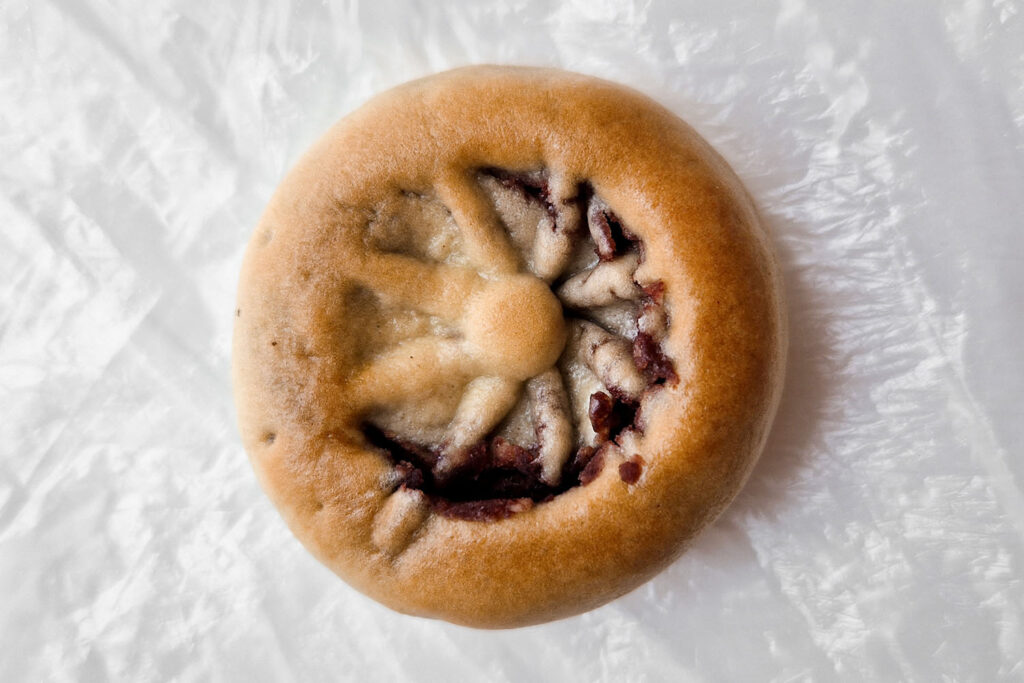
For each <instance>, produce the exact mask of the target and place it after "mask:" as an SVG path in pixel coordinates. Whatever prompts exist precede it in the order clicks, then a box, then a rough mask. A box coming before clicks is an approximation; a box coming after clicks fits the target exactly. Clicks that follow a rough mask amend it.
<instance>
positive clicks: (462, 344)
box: [344, 169, 678, 547]
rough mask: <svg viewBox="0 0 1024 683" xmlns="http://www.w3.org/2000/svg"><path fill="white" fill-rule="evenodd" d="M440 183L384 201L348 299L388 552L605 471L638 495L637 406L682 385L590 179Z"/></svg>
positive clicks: (653, 304) (358, 388)
mask: <svg viewBox="0 0 1024 683" xmlns="http://www.w3.org/2000/svg"><path fill="white" fill-rule="evenodd" d="M435 189H436V194H435V193H432V194H430V195H426V194H413V193H402V194H401V195H398V196H395V197H393V198H391V199H389V200H388V201H386V202H384V203H383V204H382V205H381V206H380V207H378V209H377V211H376V213H375V216H374V218H373V220H372V221H371V222H370V224H369V226H368V228H367V231H366V233H365V238H364V244H363V248H364V251H365V255H364V257H363V258H362V259H361V260H360V262H359V263H360V269H358V270H356V271H354V272H353V273H350V276H351V281H352V286H351V289H350V292H349V295H348V297H347V298H346V301H345V303H344V306H345V315H346V316H347V318H348V320H349V327H350V329H351V332H352V339H351V343H352V348H353V353H354V354H355V355H356V360H357V362H358V364H359V366H360V370H359V371H358V373H357V376H356V377H355V378H354V380H353V391H352V393H353V394H354V395H356V396H358V397H359V398H358V399H357V400H358V401H361V403H360V404H359V406H358V407H359V411H360V414H361V415H362V416H363V425H364V434H365V436H366V439H367V442H368V444H369V445H370V446H372V447H375V448H377V449H379V450H380V452H381V453H382V454H383V455H385V456H386V457H387V458H389V460H390V461H391V463H392V465H393V467H392V478H391V480H390V481H389V482H388V484H389V485H390V486H391V487H392V488H393V490H394V493H393V494H392V496H391V499H389V501H388V504H387V505H386V506H385V508H384V511H383V512H382V513H381V514H382V519H381V520H380V522H379V523H378V525H377V527H378V528H379V529H384V530H389V531H386V532H385V531H381V532H380V534H381V539H376V538H375V542H376V543H378V545H381V547H384V546H390V545H393V544H394V543H395V541H394V540H393V539H394V538H398V537H402V536H403V535H407V534H408V533H411V532H409V531H408V530H407V529H411V528H414V527H415V525H416V524H418V522H416V524H414V523H413V522H412V521H410V520H414V521H415V520H418V519H421V517H422V515H423V514H424V510H427V509H433V510H435V511H436V512H439V513H441V514H444V515H448V516H453V517H459V518H463V519H472V520H488V519H497V518H502V517H507V516H509V515H512V514H515V513H516V512H519V511H522V510H526V509H529V508H530V507H532V506H533V505H536V504H540V503H543V502H545V501H548V500H550V499H551V498H553V497H554V496H557V495H558V494H560V493H562V492H564V491H566V490H568V489H570V488H572V487H574V486H580V485H586V484H588V483H589V482H591V481H593V480H594V479H595V478H596V477H597V476H598V475H599V474H600V473H601V471H602V468H603V467H605V465H606V464H607V463H609V462H613V463H615V464H616V465H617V468H618V475H619V477H620V478H621V480H622V481H623V482H625V483H626V484H627V485H632V484H635V483H637V482H638V481H639V480H640V479H641V478H642V476H643V461H642V458H640V457H639V456H638V455H636V454H635V453H633V452H631V451H632V448H631V447H632V444H633V443H634V442H635V441H636V438H637V437H639V436H640V435H642V433H643V427H644V422H643V413H644V405H645V402H646V398H647V397H648V396H649V395H650V394H651V393H652V392H655V391H658V390H659V388H660V387H661V386H662V385H664V384H666V383H668V384H673V383H675V382H677V381H678V378H677V376H676V372H675V369H674V366H673V364H672V362H671V360H670V359H669V358H667V357H666V356H665V354H664V351H663V348H662V342H663V340H664V337H665V334H666V330H667V325H668V312H667V306H666V302H665V300H664V298H665V297H664V287H663V286H662V285H661V283H660V281H659V280H658V279H657V277H656V276H655V275H653V274H651V273H648V272H647V271H646V268H645V263H644V249H643V244H642V242H641V241H640V240H639V239H638V238H637V236H636V235H635V234H634V233H632V232H631V231H630V230H629V229H628V227H627V226H625V225H623V223H622V221H621V220H620V219H619V218H618V216H617V215H616V214H615V212H614V211H613V210H612V208H611V207H609V206H608V205H607V204H606V203H605V202H604V201H603V200H602V199H601V198H600V197H599V196H597V195H595V194H594V192H593V191H592V189H591V188H590V186H589V185H588V184H586V183H568V182H566V181H564V179H560V178H558V177H557V176H553V175H551V174H549V173H548V172H546V171H542V170H539V171H529V172H509V171H504V170H497V169H484V170H481V171H479V172H478V173H476V174H475V175H473V176H471V177H467V178H464V179H461V180H458V181H457V182H453V183H450V184H448V185H443V186H440V187H437V188H435ZM396 530H397V531H396ZM376 535H377V532H375V537H376ZM389 539H390V540H389Z"/></svg>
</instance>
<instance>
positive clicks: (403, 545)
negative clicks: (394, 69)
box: [233, 66, 785, 628]
mask: <svg viewBox="0 0 1024 683" xmlns="http://www.w3.org/2000/svg"><path fill="white" fill-rule="evenodd" d="M236 316H237V317H236V320H235V336H234V350H233V373H234V385H235V394H236V402H237V405H238V413H239V423H240V428H241V433H242V438H243V442H244V444H245V447H246V449H247V451H248V452H249V455H250V458H251V461H252V464H253V467H254V469H255V471H256V473H257V475H258V477H259V480H260V483H261V484H262V486H263V488H264V489H265V491H266V492H267V494H268V495H269V496H270V498H271V499H272V500H273V501H274V503H275V504H276V505H277V507H278V508H279V510H280V511H281V514H282V515H283V517H284V519H285V520H286V522H287V523H288V525H289V527H290V528H291V529H292V530H293V531H294V533H295V535H296V536H297V537H298V538H299V540H301V541H302V543H303V544H304V545H305V546H306V547H307V548H308V549H309V550H310V551H311V552H312V553H313V554H315V555H316V556H317V557H318V558H319V559H320V561H322V562H323V563H324V564H325V565H327V566H328V567H330V568H331V569H332V570H333V571H334V572H336V573H337V574H338V575H339V576H341V577H342V578H343V579H344V580H346V581H347V582H348V583H350V584H351V585H352V586H354V587H356V588H357V589H359V590H360V591H362V592H364V593H366V594H367V595H369V596H371V597H373V598H374V599H376V600H378V601H380V602H382V603H384V604H385V605H388V606H390V607H392V608H394V609H396V610H399V611H402V612H405V613H408V614H414V615H420V616H425V617H434V618H440V619H446V620H448V621H452V622H455V623H459V624H465V625H469V626H476V627H486V628H503V627H513V626H521V625H527V624H534V623H539V622H543V621H547V620H551V619H557V618H560V617H565V616H568V615H572V614H576V613H579V612H582V611H585V610H588V609H591V608H594V607H596V606H598V605H601V604H603V603H605V602H607V601H609V600H611V599H613V598H615V597H617V596H620V595H622V594H624V593H626V592H627V591H629V590H631V589H633V588H635V587H636V586H638V585H640V584H641V583H643V582H644V581H646V580H647V579H649V578H650V577H652V576H653V575H654V574H656V573H657V572H658V571H659V570H661V569H662V568H663V567H665V566H666V565H667V564H668V563H670V562H671V561H672V560H673V559H674V558H676V557H677V556H678V555H679V554H680V553H681V552H682V551H683V550H684V549H685V547H686V546H687V544H688V543H689V542H690V541H691V539H692V538H693V537H694V536H695V535H696V534H697V532H698V531H700V529H702V528H703V527H704V526H706V525H707V524H708V523H709V522H710V521H711V520H713V519H714V518H715V516H716V515H717V514H718V513H719V512H720V511H721V510H722V509H723V507H724V506H725V505H726V504H727V503H728V502H729V500H730V499H732V497H733V496H734V495H735V494H736V492H737V491H738V490H739V488H740V486H741V485H742V484H743V482H744V480H745V478H746V477H747V475H748V473H749V472H750V470H751V467H752V466H753V464H754V462H755V460H756V459H757V457H758V454H759V453H760V451H761V449H762V447H763V445H764V442H765V438H766V436H767V432H768V429H769V426H770V423H771V419H772V417H773V414H774V411H775V406H776V402H777V399H778V396H779V392H780V389H781V379H782V374H783V360H784V356H785V325H784V319H783V307H782V302H781V296H780V286H779V280H778V276H777V271H776V266H775V263H774V260H773V257H772V255H771V249H770V247H769V245H768V243H767V238H766V235H765V233H764V231H763V229H762V227H761V226H760V224H759V222H758V218H757V215H756V213H755V211H754V208H753V206H752V204H751V202H750V199H749V198H748V196H747V194H746V193H745V191H744V190H743V188H742V187H741V185H740V183H739V181H738V180H737V178H736V177H735V175H734V174H733V173H732V171H731V170H730V169H729V168H728V166H727V165H726V163H725V162H724V161H723V160H722V159H721V158H720V157H719V156H718V155H717V154H716V153H715V152H714V151H713V150H712V149H711V148H710V147H709V146H708V145H707V143H706V142H704V141H703V140H702V139H701V138H700V137H699V136H698V135H697V134H696V133H695V132H694V131H693V130H692V129H690V128H689V127H688V126H687V125H686V124H684V123H683V122H682V121H680V120H679V119H678V118H676V117H675V116H673V115H672V114H671V113H669V112H668V111H666V110H665V109H663V108H662V107H660V106H659V105H657V104H655V103H654V102H652V101H651V100H649V99H648V98H646V97H644V96H642V95H640V94H638V93H636V92H634V91H632V90H629V89H627V88H624V87H622V86H619V85H615V84H612V83H608V82H605V81H601V80H597V79H594V78H589V77H585V76H580V75H576V74H571V73H567V72H563V71H558V70H550V69H533V68H513V67H493V66H480V67H469V68H464V69H458V70H455V71H450V72H447V73H443V74H439V75H436V76H433V77H430V78H425V79H422V80H418V81H414V82H411V83H407V84H405V85H402V86H400V87H398V88H395V89H393V90H391V91H389V92H386V93H384V94H382V95H380V96H378V97H376V98H375V99H373V100H371V101H370V102H368V103H367V104H365V105H364V106H363V107H362V108H360V109H359V110H357V111H356V112H354V113H352V114H351V115H349V116H347V117H345V118H344V119H342V120H341V121H340V122H339V123H337V124H336V125H335V126H334V127H333V128H331V129H330V130H329V131H328V132H327V134H326V135H325V136H324V137H323V138H322V139H321V140H320V141H319V142H317V143H316V144H315V145H314V146H313V147H312V148H311V149H310V150H309V151H308V152H307V153H306V154H305V155H304V156H303V157H302V159H301V160H300V161H299V162H298V164H297V165H296V166H295V168H294V169H293V170H292V171H291V172H290V173H289V174H288V175H287V177H286V178H285V179H284V181H283V182H282V184H281V186H280V187H279V188H278V190H277V192H276V193H275V194H274V196H273V198H272V200H271V201H270V204H269V206H268V207H267V209H266V211H265V213H264V215H263V217H262V219H261V220H260V223H259V226H258V227H257V229H256V231H255V234H254V236H253V238H252V240H251V243H250V245H249V247H248V250H247V252H246V256H245V260H244V265H243V267H242V274H241V281H240V285H239V291H238V307H237V310H236Z"/></svg>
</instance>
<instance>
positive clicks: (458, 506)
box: [363, 168, 678, 521]
mask: <svg viewBox="0 0 1024 683" xmlns="http://www.w3.org/2000/svg"><path fill="white" fill-rule="evenodd" d="M483 172H484V173H485V174H486V175H490V176H492V177H493V178H495V179H496V180H498V181H499V182H500V183H501V184H502V185H504V186H505V187H508V188H512V189H515V190H517V191H519V192H520V193H521V194H522V195H523V197H525V198H526V199H527V200H529V201H534V202H538V203H540V204H542V205H543V206H544V207H545V209H546V210H547V212H548V214H549V215H551V216H552V217H556V216H557V211H556V209H555V207H554V205H553V204H552V203H551V200H550V189H549V185H548V180H547V177H546V175H545V174H544V173H542V172H533V173H512V172H509V171H505V170H502V169H495V168H488V169H485V170H484V171H483ZM573 201H575V202H578V203H579V209H580V212H581V216H583V217H584V218H583V221H589V223H590V225H591V226H592V227H593V228H595V229H594V230H592V231H591V232H592V234H593V240H592V241H593V242H594V251H595V253H596V254H597V256H598V258H599V259H600V260H601V261H610V260H612V259H614V258H616V257H618V256H622V255H623V254H626V253H629V252H636V253H638V254H639V257H640V262H641V263H642V262H643V259H644V250H643V243H642V242H641V241H640V239H639V238H638V237H637V236H636V235H635V234H634V233H632V232H630V231H629V229H628V228H626V227H625V226H624V225H623V223H622V221H621V220H620V219H619V218H618V216H616V214H615V213H614V212H613V211H612V210H611V209H610V208H608V206H607V205H606V204H605V203H604V202H602V201H601V200H600V199H598V198H596V197H595V195H594V192H593V189H592V188H591V186H590V185H589V183H583V184H581V185H580V186H579V189H578V192H577V196H576V197H575V198H574V199H573ZM584 225H586V223H584ZM556 229H557V228H556ZM580 238H581V239H589V237H587V236H586V235H585V234H584V235H581V236H580ZM562 281H564V280H562ZM560 283H561V281H559V282H556V283H554V285H553V287H557V285H558V284H560ZM664 289H665V288H664V285H663V284H662V283H661V282H658V283H655V284H654V285H652V286H648V287H645V288H644V292H643V295H642V296H641V299H640V310H639V311H638V317H639V315H640V314H641V313H642V312H643V311H644V310H645V309H646V308H648V307H652V306H662V305H663V303H664V302H663V297H664ZM567 313H570V314H571V313H572V311H567ZM633 361H634V363H635V365H636V367H637V369H638V370H639V371H640V372H641V373H642V374H643V375H644V377H645V378H646V379H647V381H648V388H647V391H651V390H653V389H656V388H657V387H659V386H660V385H663V384H666V383H668V384H675V383H676V382H677V381H678V376H677V374H676V372H675V369H674V367H673V365H672V361H671V360H669V359H668V358H667V357H666V356H665V354H664V353H663V351H662V349H661V345H660V344H659V343H658V342H657V341H656V340H655V339H654V338H653V337H651V336H650V335H649V334H646V333H644V332H638V334H637V336H636V338H635V339H634V341H633ZM616 393H617V392H615V391H614V389H609V390H608V392H607V393H606V392H604V391H597V392H595V393H594V394H592V395H591V396H590V403H589V407H588V415H589V418H590V423H591V427H593V429H594V432H595V433H596V434H597V437H598V441H597V445H596V446H581V447H579V448H577V449H576V452H575V453H574V454H573V455H572V456H571V457H569V459H568V461H567V462H566V463H565V466H564V467H563V468H562V476H561V479H560V480H559V483H558V484H557V485H555V486H552V485H550V484H548V483H547V482H545V481H544V480H543V479H542V478H541V463H540V461H539V460H538V457H537V455H538V450H537V447H536V446H533V447H528V448H527V447H523V446H520V445H518V444H514V443H510V442H509V441H507V440H505V439H504V438H502V437H500V436H496V435H491V436H489V437H488V438H486V439H484V440H483V441H481V442H480V443H478V444H476V445H475V446H472V447H471V448H470V452H469V456H468V457H467V458H466V459H465V462H464V463H463V465H462V466H460V467H459V468H458V469H457V470H456V471H454V472H452V473H451V474H450V475H448V476H447V477H445V478H443V479H442V478H439V477H436V476H435V475H434V471H435V468H436V465H437V463H438V461H439V459H440V457H441V447H440V446H438V445H423V444H417V443H413V442H411V441H408V440H405V439H402V438H401V437H399V436H397V435H395V434H390V433H387V432H385V431H384V430H382V429H380V428H378V427H377V426H375V425H372V424H369V423H366V424H364V425H363V433H364V435H365V436H366V439H367V441H368V442H369V444H370V445H372V446H374V447H376V448H378V449H380V450H382V451H384V452H385V453H386V454H387V456H388V457H389V459H390V460H391V461H392V462H393V463H394V467H395V471H396V472H397V474H398V477H399V480H398V481H397V482H396V488H398V487H404V488H407V489H416V490H419V491H422V492H423V493H425V494H426V495H427V496H428V498H429V500H430V505H431V507H432V508H433V509H434V510H435V511H436V512H439V513H440V514H442V515H445V516H447V517H454V518H459V519H467V520H475V521H489V520H496V519H504V518H507V517H510V516H512V515H513V514H515V513H517V512H521V511H523V510H527V509H529V508H530V507H532V506H533V505H535V504H538V503H544V502H547V501H549V500H551V499H553V498H554V497H555V496H557V495H558V494H560V493H563V492H565V491H567V490H569V489H571V488H574V487H576V486H586V485H587V484H589V483H590V482H592V481H593V480H594V479H596V478H597V477H598V475H600V474H601V471H602V470H603V468H604V461H605V450H606V448H607V447H608V446H610V445H611V444H613V443H616V442H617V440H618V438H619V436H620V435H621V434H623V433H624V432H626V431H627V430H633V431H636V432H639V433H643V427H644V426H643V424H642V419H641V415H640V411H639V410H638V408H639V405H638V404H637V403H634V402H630V401H629V400H628V399H626V398H625V397H623V396H616V395H615V394H616ZM642 462H643V461H642V459H640V458H639V456H634V457H632V458H630V459H628V460H626V461H625V462H623V463H621V464H620V465H619V468H618V469H619V477H620V478H621V479H622V481H624V482H625V483H627V484H630V485H632V484H635V483H636V482H637V481H638V480H639V479H640V475H641V473H642Z"/></svg>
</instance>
